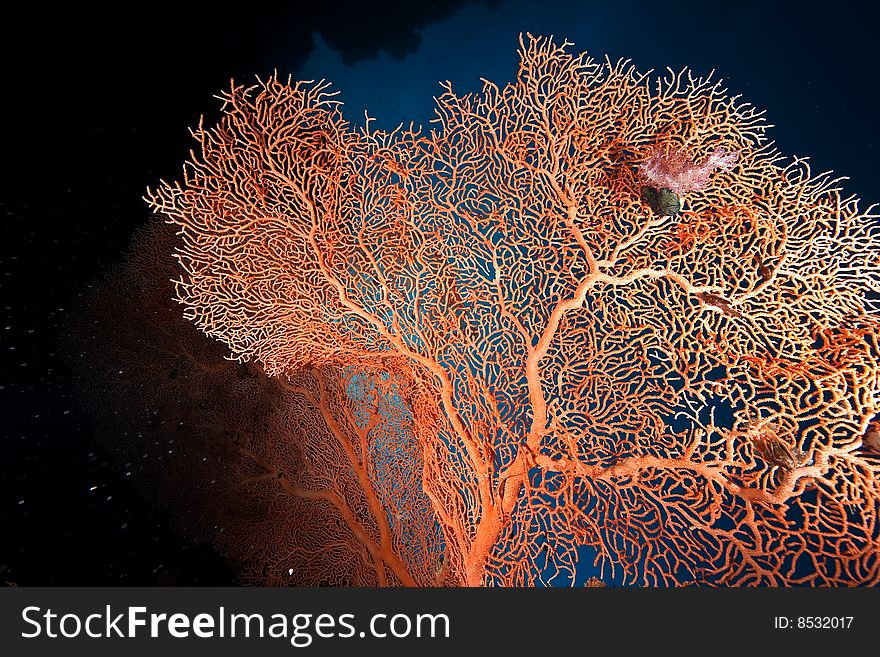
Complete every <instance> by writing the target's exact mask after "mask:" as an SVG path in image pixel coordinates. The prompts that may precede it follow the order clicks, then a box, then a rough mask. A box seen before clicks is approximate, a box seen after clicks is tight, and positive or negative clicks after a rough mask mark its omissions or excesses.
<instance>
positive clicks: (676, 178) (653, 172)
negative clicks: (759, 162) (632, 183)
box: [639, 147, 739, 194]
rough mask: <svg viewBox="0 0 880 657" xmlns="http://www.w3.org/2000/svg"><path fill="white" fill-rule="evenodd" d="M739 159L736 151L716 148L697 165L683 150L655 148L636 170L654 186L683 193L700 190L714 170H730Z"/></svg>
mask: <svg viewBox="0 0 880 657" xmlns="http://www.w3.org/2000/svg"><path fill="white" fill-rule="evenodd" d="M738 158H739V151H733V152H729V151H727V150H725V149H724V148H721V147H718V148H716V149H715V150H714V151H713V152H712V153H711V154H710V155H709V156H708V157H707V158H706V159H705V160H703V162H702V163H701V164H697V163H695V162H694V161H693V159H691V157H690V156H689V155H688V154H687V153H686V152H685V151H683V150H671V151H669V150H659V149H658V150H656V151H654V153H652V154H651V156H650V157H648V159H647V160H645V161H644V162H643V163H642V164H641V165H640V166H639V173H640V174H641V176H642V178H643V179H644V180H645V182H647V183H648V184H649V185H651V186H652V187H654V188H656V189H664V188H665V189H668V190H670V191H672V192H675V193H676V194H684V193H685V192H693V191H697V190H700V189H703V188H704V187H705V186H706V183H708V182H709V175H710V174H711V173H712V172H713V171H714V170H715V169H730V168H732V167H733V166H734V165H735V164H736V161H737V159H738Z"/></svg>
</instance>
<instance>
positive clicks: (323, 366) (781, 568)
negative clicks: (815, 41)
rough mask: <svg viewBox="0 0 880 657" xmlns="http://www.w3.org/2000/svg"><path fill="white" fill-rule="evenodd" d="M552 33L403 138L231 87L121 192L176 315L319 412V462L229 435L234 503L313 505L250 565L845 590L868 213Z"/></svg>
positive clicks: (851, 575)
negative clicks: (170, 170)
mask: <svg viewBox="0 0 880 657" xmlns="http://www.w3.org/2000/svg"><path fill="white" fill-rule="evenodd" d="M571 45H572V44H569V43H567V42H563V43H559V42H557V41H554V40H553V39H552V38H551V39H548V38H539V37H533V36H532V35H526V36H524V37H523V38H521V41H520V51H519V55H520V58H521V63H520V66H519V71H518V74H517V77H516V79H515V81H514V82H512V83H510V84H508V85H507V86H504V87H500V86H497V85H496V84H494V83H493V82H490V81H487V80H486V81H484V82H483V87H482V91H480V92H478V93H473V94H467V95H463V96H460V95H457V94H456V93H455V92H454V91H453V89H452V87H451V85H450V84H448V83H447V84H446V85H444V89H443V93H442V94H441V95H440V96H439V97H438V98H437V108H436V118H435V119H434V121H433V123H432V124H431V125H430V126H429V127H428V128H426V129H421V128H416V127H414V126H412V125H410V126H409V127H407V126H400V127H398V128H397V129H396V130H393V131H391V132H383V131H379V130H374V129H372V127H371V125H370V120H369V119H368V120H367V123H366V126H365V127H363V128H358V129H355V128H354V127H352V126H351V125H350V124H349V123H348V122H347V121H346V120H345V119H344V117H343V113H342V108H341V103H340V102H339V101H338V100H337V99H336V98H335V96H334V94H335V92H331V91H330V87H329V85H327V84H325V83H323V82H322V83H313V82H296V83H294V82H292V81H291V80H282V79H280V78H279V77H277V76H273V77H270V78H268V79H266V80H259V81H258V83H257V84H255V85H253V86H240V85H233V86H232V88H231V89H230V90H228V91H227V92H225V93H224V94H223V97H222V99H223V118H222V120H221V121H220V122H219V123H218V124H217V125H215V126H213V127H206V126H204V125H199V127H198V128H197V129H196V130H194V132H193V136H194V137H195V140H196V142H197V148H196V150H195V151H194V152H193V155H192V157H191V159H190V160H189V161H188V162H187V163H186V165H185V168H184V176H183V178H182V180H180V181H178V182H174V183H165V182H162V183H161V185H159V187H158V188H157V189H155V190H153V191H148V194H147V197H146V198H147V200H148V202H149V204H150V206H151V207H152V208H153V209H154V210H155V211H156V212H157V213H159V214H160V215H162V216H163V217H164V218H165V219H166V220H167V221H168V222H170V223H172V224H174V226H176V228H177V230H178V234H179V240H180V246H179V247H178V251H177V257H178V260H179V263H180V267H181V270H180V272H179V273H178V279H177V283H176V297H177V299H178V300H179V301H180V302H182V303H183V305H184V307H185V314H186V317H187V318H188V319H189V320H191V321H192V322H194V323H195V325H196V326H197V327H198V328H199V329H200V330H201V331H203V332H204V333H205V334H207V335H208V336H211V337H213V338H217V339H219V340H221V341H222V342H223V343H225V344H226V345H228V347H229V348H230V349H231V351H232V353H233V354H234V355H235V357H236V358H238V359H239V360H240V361H241V362H253V363H257V364H259V366H260V367H261V368H263V369H265V372H266V373H268V374H269V375H271V376H272V377H274V379H275V380H276V381H277V384H274V385H280V386H282V387H283V389H284V392H283V394H284V395H286V396H287V399H288V400H289V403H291V404H294V405H296V404H299V405H300V406H304V407H308V408H310V409H311V415H310V416H309V417H310V418H311V419H310V420H309V422H311V423H313V424H314V425H315V426H316V427H318V428H317V429H315V428H314V427H313V428H312V429H310V431H311V432H312V434H311V435H314V436H319V437H320V440H317V439H312V440H311V442H310V443H309V451H308V452H307V453H306V452H302V454H305V455H306V456H308V457H309V459H312V460H314V461H318V462H320V461H321V460H322V459H324V461H325V463H324V464H323V465H322V464H320V463H314V462H311V461H310V462H309V463H306V461H305V460H304V459H303V458H302V455H301V456H297V457H296V458H294V457H293V456H290V457H284V456H283V452H284V450H285V449H291V450H292V449H293V445H295V444H300V445H301V444H302V443H296V442H295V441H294V442H288V443H286V444H287V447H285V442H284V441H282V440H278V439H276V440H274V441H273V440H269V441H268V442H267V443H266V444H265V445H264V446H263V448H264V453H263V455H259V454H257V453H256V451H254V450H251V449H250V448H249V447H248V446H247V445H246V444H242V446H241V450H244V451H241V452H240V453H241V454H245V455H246V456H247V455H248V454H250V457H249V458H250V463H251V466H250V467H251V468H252V470H253V471H252V472H251V473H250V474H251V476H250V477H242V483H241V485H242V487H243V488H245V489H247V488H248V487H252V488H254V489H255V490H256V489H258V488H259V487H262V488H259V491H260V492H259V495H262V496H263V497H265V498H266V499H271V500H273V501H274V502H273V503H274V504H276V505H277V507H278V509H279V510H280V511H284V510H285V508H286V507H284V505H283V504H280V503H278V501H277V500H279V499H281V498H283V497H285V496H288V497H291V498H297V499H300V500H307V501H310V503H312V504H315V505H320V508H321V509H324V511H322V513H327V514H329V515H331V516H333V517H335V518H336V520H335V521H334V525H333V526H334V532H335V534H334V536H335V538H334V539H333V540H332V541H330V544H329V547H328V544H327V541H325V542H324V543H323V544H319V543H316V544H314V546H313V547H314V549H313V550H312V551H311V553H308V551H306V552H303V551H299V552H296V551H290V550H289V551H285V550H268V551H266V552H265V553H264V554H263V555H262V556H261V558H263V559H266V560H267V561H270V562H271V564H270V566H271V567H270V568H269V570H272V572H276V573H282V574H283V573H284V572H286V571H287V570H288V567H289V568H290V570H291V571H292V570H293V568H295V567H296V568H298V567H300V565H299V563H298V560H300V561H301V560H303V559H308V558H310V555H311V556H312V557H314V555H323V556H322V557H320V558H325V557H326V556H327V555H328V554H334V552H333V550H337V552H336V553H338V548H339V546H340V545H342V544H346V545H348V548H350V549H348V552H347V554H348V555H349V556H348V557H347V558H348V559H349V560H350V561H351V563H352V565H351V566H350V567H349V572H350V574H353V575H352V577H351V578H350V581H349V583H355V584H363V583H377V582H378V583H383V584H386V583H387V584H413V583H415V584H421V585H490V586H495V585H571V584H583V583H584V581H585V579H586V578H587V577H588V576H595V577H598V578H599V579H602V580H604V581H607V582H615V583H635V584H643V585H680V584H691V583H697V584H713V585H798V584H810V585H853V584H876V583H877V582H878V581H880V537H878V525H877V522H878V510H880V479H878V474H880V470H878V468H880V460H878V457H877V452H876V448H877V444H876V440H877V435H878V434H877V426H876V425H875V424H874V423H873V422H874V416H875V414H876V413H877V412H878V407H877V394H876V393H877V390H878V373H880V360H878V359H880V352H878V335H880V321H878V320H880V315H878V308H877V303H876V299H877V296H876V294H877V292H878V291H880V268H878V258H877V253H878V252H880V250H878V247H880V240H878V222H877V218H878V217H877V214H875V213H874V212H873V207H871V208H867V209H860V207H859V202H858V200H857V199H856V198H852V197H850V198H845V197H843V196H842V195H841V191H840V189H839V186H838V184H837V182H838V181H837V180H834V179H832V178H830V177H829V176H828V175H819V176H815V175H813V174H812V173H811V171H810V169H809V166H808V165H807V163H806V162H805V161H803V160H800V159H795V160H794V161H786V160H785V159H784V158H783V157H782V156H781V155H780V154H779V153H777V151H776V150H775V149H774V148H773V146H772V144H771V142H769V141H768V139H767V136H766V132H767V128H768V127H769V126H768V125H767V124H766V122H765V121H764V119H763V118H762V116H761V112H758V111H756V110H755V109H754V108H753V107H751V106H750V105H749V104H747V103H745V102H742V101H741V100H740V99H739V98H731V97H729V96H728V95H727V94H726V90H725V89H724V88H723V87H722V86H721V84H720V82H717V81H714V80H711V79H708V78H699V77H695V76H694V75H693V74H692V73H690V72H689V71H688V70H683V71H680V72H672V71H669V72H668V73H667V74H665V75H663V76H661V77H659V78H658V77H655V76H651V75H645V74H640V73H638V72H637V71H636V70H635V68H634V67H633V66H632V65H631V64H630V63H628V62H626V61H620V62H617V63H612V62H610V61H604V62H603V61H596V60H593V59H591V58H589V57H588V56H587V55H585V54H576V53H573V52H571V50H570V47H571ZM296 400H298V401H296ZM872 441H873V449H872V447H871V444H872ZM249 450H250V451H249ZM265 450H268V452H269V453H270V455H269V456H266V452H265ZM272 459H275V461H274V462H275V463H276V465H272V464H271V463H270V461H272ZM277 463H284V464H287V465H284V466H283V467H279V466H278V465H277ZM331 466H332V467H331ZM407 472H409V473H411V475H410V476H412V473H415V475H414V476H415V480H416V482H417V485H416V486H407V485H404V483H403V482H405V481H406V480H407V476H406V473H407ZM310 473H311V474H310ZM315 473H318V474H315ZM328 490H329V491H331V492H327V491H328ZM283 522H285V523H288V524H290V525H291V526H293V525H294V524H295V523H294V520H292V519H287V520H284V521H283ZM290 531H291V532H295V531H296V530H295V528H293V529H291V530H290ZM285 540H286V539H285ZM334 546H335V547H334ZM340 554H341V553H340ZM267 568H268V567H267ZM267 572H268V571H267ZM365 573H366V574H365ZM368 575H369V576H368ZM343 579H344V578H343ZM279 580H280V578H276V579H273V580H272V581H273V582H274V581H279ZM590 581H591V582H595V581H596V580H595V579H591V580H590Z"/></svg>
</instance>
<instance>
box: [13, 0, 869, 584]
mask: <svg viewBox="0 0 880 657" xmlns="http://www.w3.org/2000/svg"><path fill="white" fill-rule="evenodd" d="M292 4H296V5H299V4H301V3H292ZM316 5H318V6H313V7H310V8H307V9H295V8H290V7H286V6H284V5H282V4H279V3H266V2H260V1H257V2H248V3H243V4H242V5H241V6H240V7H239V8H238V9H235V10H232V11H226V12H224V13H220V12H219V11H218V10H217V9H216V7H215V6H214V5H213V4H210V3H204V4H202V5H191V6H187V7H181V6H180V3H175V4H174V5H167V6H165V5H163V4H162V3H155V2H154V3H149V4H145V5H143V6H141V7H140V8H139V9H138V8H137V7H135V6H133V5H131V6H127V7H125V9H124V10H123V9H121V8H120V9H119V11H118V12H112V11H99V10H97V9H87V8H86V9H83V8H78V7H67V8H64V9H60V10H59V9H54V8H49V7H32V8H31V9H28V10H19V11H20V13H19V14H18V15H17V16H12V17H8V18H7V19H6V20H4V25H3V28H2V30H3V35H2V39H0V44H2V45H0V47H2V49H3V53H2V55H3V65H4V73H5V75H4V77H3V79H2V84H3V85H4V88H3V93H2V97H3V100H2V110H0V118H2V120H3V123H2V126H3V133H2V142H0V144H2V153H3V157H2V162H3V171H2V176H0V185H2V187H0V189H2V195H0V217H2V233H0V295H2V311H3V323H2V325H0V358H2V370H0V372H2V378H0V413H2V415H0V418H2V424H0V426H2V429H0V583H2V582H3V581H12V582H17V583H20V584H30V585H34V584H158V583H169V584H187V583H190V584H209V583H228V582H230V581H231V577H232V571H231V569H230V568H229V567H228V565H226V564H224V563H223V561H222V559H220V558H219V557H218V556H216V555H214V554H213V552H212V551H211V549H210V548H209V547H207V546H199V545H193V544H191V543H189V542H187V541H186V540H184V539H182V538H181V537H179V536H178V535H177V534H176V533H175V531H174V530H173V529H172V528H171V526H170V524H169V518H168V517H167V516H166V515H165V514H164V513H163V512H162V511H161V510H157V509H155V508H154V505H153V504H152V502H151V501H150V500H143V499H141V498H140V497H138V495H137V493H136V489H135V487H134V486H133V485H132V484H131V483H130V482H129V481H128V479H127V477H126V475H125V472H124V470H120V469H119V468H118V467H117V466H116V465H115V464H114V463H113V462H112V461H111V460H110V458H109V457H108V456H107V454H106V453H105V452H104V451H103V450H102V449H101V448H100V447H99V446H98V445H97V443H96V442H95V441H94V440H93V437H92V435H91V432H90V429H89V423H88V420H87V418H85V417H84V416H83V415H82V414H81V412H80V411H79V409H78V408H77V407H76V405H75V403H74V401H73V399H72V397H71V391H70V382H69V373H68V371H67V368H66V365H65V364H64V363H63V361H61V360H60V359H59V358H58V356H57V355H56V352H55V343H56V332H57V329H58V326H59V325H60V322H61V320H62V319H63V317H64V314H65V308H69V307H70V305H71V304H72V303H73V302H74V300H75V295H76V293H77V292H78V291H79V290H80V289H81V288H82V287H83V285H85V284H87V283H88V282H89V281H90V280H92V279H94V278H95V277H97V276H98V275H100V273H101V272H102V271H103V270H104V269H105V268H106V267H107V266H108V265H109V264H111V263H113V262H115V261H116V260H118V258H119V256H120V254H121V253H122V252H123V251H124V250H125V249H126V247H127V245H128V241H129V238H130V236H131V233H132V231H133V230H134V229H135V228H136V227H137V226H139V225H141V224H143V223H145V221H146V220H147V217H148V212H147V209H146V206H145V205H144V203H143V202H142V201H141V198H140V197H141V195H142V194H143V191H144V189H145V188H146V186H147V185H154V184H155V182H156V180H157V179H158V178H160V177H161V178H165V179H173V178H175V177H177V176H178V174H179V171H180V165H181V163H182V160H183V159H184V158H185V157H186V154H187V150H188V149H189V148H190V140H189V135H188V132H187V127H188V126H192V125H194V124H195V123H196V121H197V119H198V116H199V114H201V113H205V114H206V115H207V119H208V120H209V121H210V120H212V118H214V117H216V116H217V107H218V102H217V101H216V100H215V99H214V98H212V94H214V93H216V92H217V91H219V90H221V89H223V88H225V87H226V86H227V85H228V81H229V79H230V78H231V77H234V78H235V79H237V80H240V81H245V80H248V79H252V77H251V76H252V75H254V74H261V75H267V74H269V73H271V72H272V70H274V69H277V70H278V71H279V73H284V74H286V73H291V74H293V75H294V77H296V78H325V79H328V80H331V81H332V82H333V83H334V85H335V87H336V88H337V89H339V90H340V91H341V92H342V94H341V98H342V99H343V100H344V101H345V102H346V109H345V111H346V114H347V115H348V117H349V119H350V120H352V121H355V122H360V121H362V119H363V112H364V109H365V108H368V109H369V112H370V115H371V116H372V117H375V118H376V120H377V123H376V124H375V125H376V126H377V127H380V128H392V127H394V126H395V125H396V124H397V123H399V122H401V121H405V122H409V121H410V120H413V121H415V122H416V123H425V122H427V121H428V120H429V119H430V118H431V117H432V102H433V101H432V95H434V94H437V93H438V92H439V86H438V85H437V81H438V80H446V79H448V80H450V81H452V82H453V85H454V88H455V89H456V90H457V91H459V92H464V91H474V90H477V89H479V87H480V82H479V78H480V77H485V78H487V79H490V80H493V81H495V82H497V83H504V82H506V81H508V80H510V79H511V78H512V76H513V75H514V74H515V72H516V67H517V65H518V58H517V54H516V48H517V45H518V41H517V35H518V34H519V33H520V32H521V31H530V32H532V33H533V34H553V35H555V36H557V37H558V38H560V39H562V38H567V39H568V40H569V41H573V42H575V46H574V47H573V50H575V51H578V50H586V51H588V52H590V53H591V54H593V55H594V56H596V57H602V56H604V55H605V54H606V53H607V54H608V55H609V57H610V58H611V59H612V60H616V59H618V58H621V57H624V58H629V59H631V60H632V61H633V62H634V63H635V65H636V66H637V67H638V68H639V69H641V70H647V69H655V70H658V71H663V70H664V69H665V68H666V67H667V66H669V67H672V68H674V69H679V68H681V67H683V66H690V67H691V68H692V69H693V70H694V71H695V72H696V73H697V74H698V75H705V74H707V73H708V72H709V71H710V70H712V69H714V70H715V71H716V75H717V76H718V77H721V78H723V79H724V80H725V81H726V86H727V87H728V89H729V90H730V92H731V93H732V94H742V95H743V97H744V99H745V100H747V101H748V102H751V103H752V104H753V105H755V106H757V107H758V108H763V109H766V110H767V114H766V116H767V119H768V121H769V122H770V123H772V124H775V125H776V126H777V127H776V128H774V129H773V130H772V132H771V136H772V138H774V139H775V141H776V142H777V146H778V147H779V149H780V150H781V151H782V152H783V153H786V154H789V155H794V154H796V155H801V156H803V155H808V156H810V157H811V163H812V166H813V168H814V171H816V172H819V171H825V170H829V169H833V170H834V171H835V172H836V174H838V175H844V176H849V177H850V179H851V180H850V181H849V182H847V183H845V184H844V185H845V189H846V190H847V191H848V192H850V193H853V194H857V195H858V196H860V197H861V198H862V199H863V200H864V201H865V202H866V205H867V204H869V203H873V202H877V201H880V189H878V185H877V175H876V172H875V169H876V166H875V158H876V151H877V148H876V145H875V144H876V119H875V117H876V116H877V108H878V100H880V92H878V87H877V70H878V66H877V65H878V59H880V58H878V56H877V54H876V53H877V50H876V44H877V27H876V23H875V22H874V20H873V18H874V16H873V12H872V10H871V9H870V4H869V3H868V2H853V3H846V2H836V3H828V2H812V1H811V2H788V1H786V2H770V3H765V2H758V1H756V0H740V1H734V2H713V3H710V2H694V1H692V0H687V1H685V2H670V3H665V2H659V1H652V0H642V1H636V0H614V1H613V2H589V1H581V2H575V1H560V2H538V1H537V0H506V1H502V0H487V1H485V2H479V3H462V2H442V1H437V2H416V1H413V2H399V1H395V2H387V3H381V2H356V1H353V0H349V1H344V2H325V3H316ZM765 5H770V6H769V7H767V6H765ZM108 311H112V309H108Z"/></svg>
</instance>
